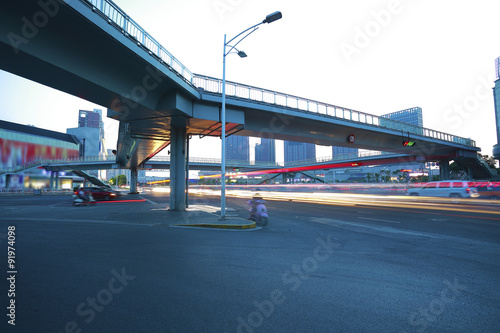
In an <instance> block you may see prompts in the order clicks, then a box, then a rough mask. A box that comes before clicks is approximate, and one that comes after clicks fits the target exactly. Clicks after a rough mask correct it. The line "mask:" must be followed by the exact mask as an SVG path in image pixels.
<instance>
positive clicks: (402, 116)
mask: <svg viewBox="0 0 500 333" xmlns="http://www.w3.org/2000/svg"><path fill="white" fill-rule="evenodd" d="M382 118H385V119H392V120H397V121H401V122H403V123H407V124H410V125H415V126H420V127H423V126H424V125H423V124H424V121H423V116H422V108H420V107H418V106H417V107H413V108H409V109H405V110H401V111H396V112H391V113H387V114H384V115H382ZM383 121H384V119H380V124H381V125H383Z"/></svg>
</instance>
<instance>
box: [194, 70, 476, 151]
mask: <svg viewBox="0 0 500 333" xmlns="http://www.w3.org/2000/svg"><path fill="white" fill-rule="evenodd" d="M193 84H194V85H195V86H196V87H197V88H198V89H201V91H202V92H208V93H213V94H222V80H221V79H217V78H213V77H209V76H205V75H199V74H194V77H193ZM226 95H228V96H233V97H237V98H242V99H248V100H251V101H255V102H260V103H266V104H270V105H277V106H281V107H286V108H292V109H298V110H300V111H305V112H309V113H312V114H321V115H323V116H327V117H332V118H337V119H342V120H347V121H350V122H355V123H360V124H364V125H372V126H377V127H381V128H386V129H391V130H397V131H401V132H402V133H404V135H406V134H407V133H410V134H415V135H420V136H424V137H429V138H433V139H438V140H443V141H448V142H454V143H458V144H462V145H466V146H471V147H475V146H476V142H475V141H474V140H472V139H468V138H462V137H459V136H456V135H452V134H448V133H444V132H440V131H435V130H432V129H428V128H424V127H420V126H415V125H411V124H408V123H404V122H401V121H397V120H393V119H388V118H384V117H382V116H375V115H372V114H368V113H364V112H360V111H356V110H352V109H348V108H344V107H341V106H337V105H333V104H327V103H323V102H318V101H314V100H311V99H307V98H303V97H298V96H294V95H289V94H284V93H280V92H276V91H272V90H267V89H262V88H258V87H253V86H249V85H245V84H240V83H236V82H228V81H226Z"/></svg>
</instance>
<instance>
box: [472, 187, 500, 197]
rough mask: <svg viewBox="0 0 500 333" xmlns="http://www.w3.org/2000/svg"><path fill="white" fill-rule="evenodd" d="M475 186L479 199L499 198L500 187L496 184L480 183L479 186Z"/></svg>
mask: <svg viewBox="0 0 500 333" xmlns="http://www.w3.org/2000/svg"><path fill="white" fill-rule="evenodd" d="M476 188H477V192H478V193H479V198H481V199H491V200H498V199H500V187H499V186H498V185H497V184H491V183H487V184H485V183H482V184H479V186H477V187H476Z"/></svg>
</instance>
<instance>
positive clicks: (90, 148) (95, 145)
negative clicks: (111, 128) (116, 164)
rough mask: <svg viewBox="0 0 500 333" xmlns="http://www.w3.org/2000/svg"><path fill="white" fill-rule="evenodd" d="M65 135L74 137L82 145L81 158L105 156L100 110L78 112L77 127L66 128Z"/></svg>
mask: <svg viewBox="0 0 500 333" xmlns="http://www.w3.org/2000/svg"><path fill="white" fill-rule="evenodd" d="M66 133H68V134H71V135H74V136H76V137H77V138H78V140H80V142H81V143H82V145H81V151H80V156H81V157H91V156H106V155H107V152H106V147H105V141H104V123H103V121H102V110H99V109H94V111H86V110H80V111H79V113H78V127H75V128H68V129H67V130H66Z"/></svg>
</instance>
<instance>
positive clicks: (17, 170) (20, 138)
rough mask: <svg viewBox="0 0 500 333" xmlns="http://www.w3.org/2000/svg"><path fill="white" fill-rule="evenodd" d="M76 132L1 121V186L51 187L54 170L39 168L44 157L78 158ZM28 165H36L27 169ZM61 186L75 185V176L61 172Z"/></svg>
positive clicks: (45, 158)
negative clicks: (71, 133) (70, 132)
mask: <svg viewBox="0 0 500 333" xmlns="http://www.w3.org/2000/svg"><path fill="white" fill-rule="evenodd" d="M79 144H80V142H79V140H78V139H77V138H76V137H75V136H74V135H69V134H64V133H59V132H55V131H50V130H46V129H42V128H38V127H34V126H29V125H21V124H17V123H11V122H7V121H0V171H1V174H0V188H3V189H5V188H7V189H24V188H36V189H41V188H49V187H50V176H51V174H50V172H48V171H46V170H44V169H38V168H36V162H37V161H41V160H56V159H63V160H68V159H72V158H78V156H79ZM28 166H35V168H32V169H27V170H26V171H25V170H24V169H25V168H27V167H28ZM57 177H58V181H59V182H60V185H61V186H60V187H62V188H68V189H71V188H72V187H73V184H72V182H73V179H74V177H71V176H67V175H66V174H65V173H58V174H57Z"/></svg>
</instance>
